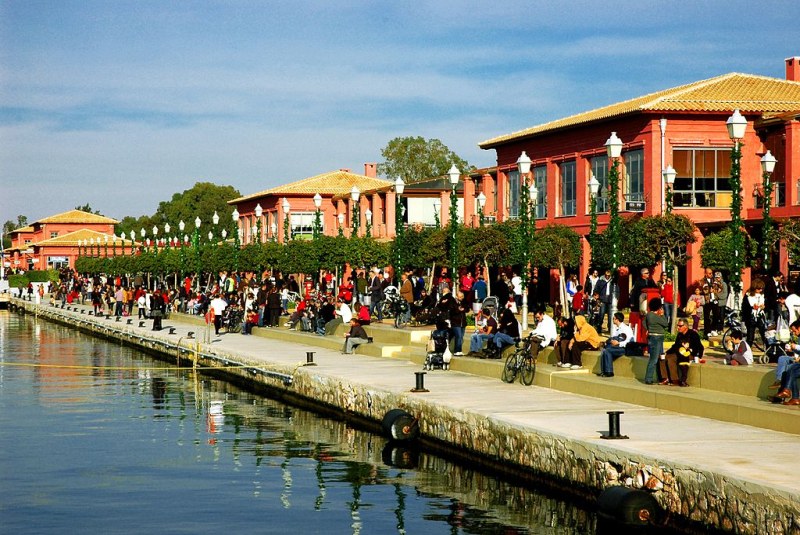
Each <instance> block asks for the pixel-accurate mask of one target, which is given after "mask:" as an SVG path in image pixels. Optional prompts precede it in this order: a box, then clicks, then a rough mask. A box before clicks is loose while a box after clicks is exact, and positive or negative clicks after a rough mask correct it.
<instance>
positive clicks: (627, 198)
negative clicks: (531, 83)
mask: <svg viewBox="0 0 800 535" xmlns="http://www.w3.org/2000/svg"><path fill="white" fill-rule="evenodd" d="M736 109H738V110H740V112H741V114H742V115H743V116H744V117H745V118H746V120H747V127H746V131H745V136H744V139H743V140H742V142H741V150H742V159H741V178H742V192H743V195H742V197H743V199H742V200H743V203H742V206H743V210H742V218H743V219H744V221H745V224H746V226H747V228H748V230H749V231H750V234H751V235H755V236H758V235H760V224H761V220H762V213H763V202H764V199H763V188H762V184H763V176H762V170H761V158H762V156H764V155H765V154H766V152H767V151H768V150H769V151H770V152H771V154H772V155H774V156H775V157H776V158H777V160H778V162H777V165H776V167H775V170H774V172H773V173H772V176H771V180H772V183H773V184H774V191H775V195H774V196H773V199H772V212H771V214H772V216H773V217H774V218H791V217H798V216H800V58H789V59H787V60H786V79H785V80H781V79H776V78H769V77H764V76H754V75H747V74H739V73H731V74H726V75H722V76H718V77H715V78H711V79H708V80H702V81H699V82H694V83H691V84H687V85H683V86H680V87H675V88H672V89H667V90H664V91H661V92H657V93H653V94H648V95H645V96H642V97H638V98H635V99H631V100H628V101H624V102H620V103H616V104H611V105H609V106H605V107H602V108H599V109H596V110H592V111H589V112H585V113H580V114H577V115H573V116H570V117H566V118H563V119H559V120H556V121H552V122H549V123H546V124H542V125H539V126H535V127H532V128H528V129H526V130H522V131H520V132H514V133H511V134H507V135H503V136H499V137H495V138H492V139H489V140H486V141H484V142H482V143H480V144H479V146H480V147H481V148H484V149H487V150H495V151H496V154H497V169H496V177H495V178H494V182H495V183H494V184H491V182H492V177H489V179H488V180H487V181H486V182H488V183H490V184H491V185H493V186H494V190H493V191H491V192H490V193H486V196H487V197H489V196H491V197H492V198H493V200H494V201H495V202H496V207H494V208H495V210H496V214H497V218H498V220H503V219H506V218H509V217H516V215H517V213H518V211H519V209H520V206H519V198H520V195H519V192H520V189H521V188H522V187H526V186H525V184H526V182H527V183H529V182H528V180H534V181H535V182H536V186H537V189H538V192H539V193H538V196H537V197H538V198H537V199H536V200H535V202H534V205H535V213H536V218H537V220H538V221H539V222H540V224H541V223H545V224H546V223H559V224H564V225H568V226H570V227H573V228H574V229H575V230H576V231H577V232H578V233H579V234H581V235H582V236H587V235H588V234H589V229H590V222H591V211H590V206H591V198H590V193H589V185H588V184H589V180H590V178H591V177H592V176H594V177H595V178H596V179H597V180H598V181H599V182H600V188H599V193H598V196H597V212H598V230H599V231H601V232H602V230H603V229H604V228H605V227H606V226H607V225H608V222H609V215H608V208H609V203H610V202H613V200H612V199H609V193H608V191H609V188H608V171H609V166H610V160H609V158H608V157H607V154H606V147H605V143H606V140H607V139H609V137H610V136H611V134H612V132H615V133H616V135H617V136H618V137H619V138H620V139H621V140H622V141H623V143H624V145H623V150H622V156H621V158H620V159H619V165H620V167H619V169H620V175H621V181H620V188H619V191H620V193H619V198H618V199H616V201H617V202H618V203H619V207H620V211H621V214H622V216H623V217H631V216H634V215H636V214H642V215H654V214H661V213H663V212H664V211H665V208H666V205H667V198H666V195H667V191H669V190H668V189H667V187H666V184H665V181H664V175H663V171H664V170H665V169H666V168H667V167H668V166H671V167H672V168H674V169H675V171H676V173H677V175H676V178H675V182H674V185H673V187H672V189H671V191H672V193H671V200H672V205H673V212H674V213H677V214H684V215H686V216H688V217H689V218H690V219H692V220H693V221H694V222H695V223H696V225H697V226H698V233H697V237H698V241H697V242H696V243H695V244H692V245H691V246H690V247H689V251H688V252H689V254H690V255H691V257H692V259H691V260H690V262H689V264H688V266H687V268H686V269H685V270H683V271H682V275H681V279H682V282H683V285H684V287H686V286H688V285H690V284H691V283H692V282H693V281H695V280H698V279H699V278H700V277H701V276H702V266H701V262H700V256H699V254H698V251H699V250H700V247H701V246H702V243H703V239H704V237H705V236H707V235H708V234H709V233H712V232H715V231H717V230H719V229H720V228H722V227H724V226H725V225H727V224H728V223H729V222H730V220H731V212H730V206H731V200H732V198H733V193H732V189H731V183H730V170H731V149H732V146H733V141H732V140H731V139H730V137H729V135H728V131H727V128H726V122H727V120H728V118H729V117H730V116H731V115H732V113H733V112H734V110H736ZM523 151H525V152H526V153H527V155H528V156H529V157H530V158H531V159H532V166H531V172H530V174H529V175H530V176H528V177H524V178H525V180H524V181H523V180H522V179H521V178H520V176H519V171H518V169H517V159H518V158H519V157H520V155H521V153H522V152H523ZM624 245H625V244H621V246H623V247H624ZM583 253H584V254H583V258H584V263H583V266H582V269H581V273H580V274H579V275H580V276H581V277H583V276H585V274H586V272H587V270H588V269H589V265H588V264H589V259H590V251H589V245H588V241H587V240H583ZM772 265H774V266H776V267H777V268H779V269H781V270H782V272H783V273H784V274H785V273H786V272H787V270H788V268H789V259H788V257H787V255H786V253H785V250H784V249H782V250H781V251H780V252H778V253H777V254H776V258H775V259H774V262H773V263H772ZM744 275H745V276H744V279H745V280H744V282H745V285H746V284H747V282H748V277H749V273H745V274H744ZM581 280H582V279H581Z"/></svg>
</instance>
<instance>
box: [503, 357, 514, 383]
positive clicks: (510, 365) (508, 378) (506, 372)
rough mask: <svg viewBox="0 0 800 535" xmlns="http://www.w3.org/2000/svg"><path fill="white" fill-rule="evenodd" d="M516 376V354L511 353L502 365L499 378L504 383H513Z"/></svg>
mask: <svg viewBox="0 0 800 535" xmlns="http://www.w3.org/2000/svg"><path fill="white" fill-rule="evenodd" d="M516 378H517V354H516V353H512V354H510V355H509V356H508V358H507V359H506V363H505V366H503V375H502V376H501V379H503V381H505V382H506V383H513V382H514V379H516Z"/></svg>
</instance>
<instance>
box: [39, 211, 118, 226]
mask: <svg viewBox="0 0 800 535" xmlns="http://www.w3.org/2000/svg"><path fill="white" fill-rule="evenodd" d="M36 223H112V224H116V223H119V221H117V220H116V219H111V218H110V217H106V216H104V215H98V214H90V213H89V212H84V211H82V210H70V211H69V212H64V213H62V214H56V215H52V216H50V217H45V218H44V219H39V220H38V221H36Z"/></svg>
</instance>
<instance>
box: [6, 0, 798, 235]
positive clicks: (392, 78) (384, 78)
mask: <svg viewBox="0 0 800 535" xmlns="http://www.w3.org/2000/svg"><path fill="white" fill-rule="evenodd" d="M754 6H755V4H754V3H753V2H752V1H751V0H748V1H743V0H724V1H716V0H706V1H702V0H701V1H697V0H693V1H683V0H670V1H648V0H632V1H629V0H621V1H613V2H600V1H571V2H570V1H565V0H559V1H550V0H539V1H531V0H528V1H522V0H502V1H496V2H486V1H474V2H473V1H463V2H462V1H455V0H436V1H427V0H414V1H407V0H394V1H385V2H384V1H379V0H376V1H371V2H370V1H356V0H319V1H317V0H291V1H286V0H281V1H271V0H262V1H244V0H242V1H234V0H230V1H218V2H215V1H168V0H157V1H149V0H137V1H116V0H98V1H93V0H82V1H72V0H50V1H37V0H19V1H9V0H0V222H2V221H6V220H9V219H12V220H16V218H17V216H18V215H26V216H27V217H28V219H29V221H35V220H36V219H40V218H43V217H46V216H48V215H53V214H57V213H60V212H64V211H67V210H71V209H73V208H75V207H76V206H80V205H84V204H86V203H88V204H89V205H90V206H91V207H92V208H93V209H94V210H99V211H100V212H101V213H102V214H104V215H107V216H110V217H113V218H116V219H122V218H123V217H125V216H134V217H138V216H140V215H145V214H147V215H150V214H153V213H154V212H155V210H156V208H157V207H158V203H159V202H160V201H163V200H168V199H170V198H171V197H172V195H173V194H174V193H176V192H182V191H184V190H187V189H189V188H191V187H192V186H193V185H194V184H195V183H196V182H199V181H210V182H214V183H217V184H222V185H232V186H233V187H235V188H236V189H238V190H239V191H240V192H241V193H242V194H243V195H246V194H249V193H254V192H257V191H261V190H263V189H267V188H270V187H274V186H277V185H280V184H285V183H288V182H292V181H295V180H299V179H302V178H306V177H309V176H314V175H317V174H320V173H324V172H327V171H331V170H336V169H340V168H349V169H352V170H353V171H354V172H357V173H362V172H363V169H364V167H363V165H364V163H366V162H380V161H382V157H381V149H382V148H384V147H385V146H386V144H387V143H388V142H389V140H391V139H393V138H395V137H399V136H422V137H425V138H436V139H439V140H441V141H442V142H443V143H444V144H445V145H447V146H448V147H449V148H450V149H451V150H452V151H454V152H455V153H456V154H458V155H459V156H461V157H462V158H464V159H466V160H467V161H468V162H469V163H470V164H472V165H474V166H476V167H486V166H491V165H494V164H495V157H496V155H495V152H494V151H493V150H488V151H487V150H482V149H480V148H478V143H480V142H481V141H484V140H486V139H489V138H491V137H494V136H497V135H501V134H506V133H509V132H513V131H517V130H520V129H523V128H528V127H531V126H534V125H538V124H541V123H544V122H547V121H551V120H554V119H558V118H561V117H565V116H568V115H572V114H575V113H579V112H582V111H586V110H590V109H594V108H597V107H600V106H604V105H607V104H611V103H614V102H619V101H622V100H626V99H629V98H633V97H637V96H641V95H644V94H647V93H650V92H653V91H659V90H662V89H667V88H670V87H674V86H678V85H681V84H684V83H688V82H693V81H697V80H702V79H706V78H711V77H713V76H718V75H721V74H725V73H728V72H742V73H748V74H758V75H765V76H773V77H776V78H781V79H783V78H784V75H785V67H784V59H785V58H787V57H791V56H800V31H798V28H797V21H798V20H800V2H798V1H797V0H773V1H770V0H766V1H763V2H760V3H759V7H758V9H754Z"/></svg>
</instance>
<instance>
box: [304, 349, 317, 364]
mask: <svg viewBox="0 0 800 535" xmlns="http://www.w3.org/2000/svg"><path fill="white" fill-rule="evenodd" d="M316 365H317V364H316V363H315V362H314V352H313V351H306V366H316Z"/></svg>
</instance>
